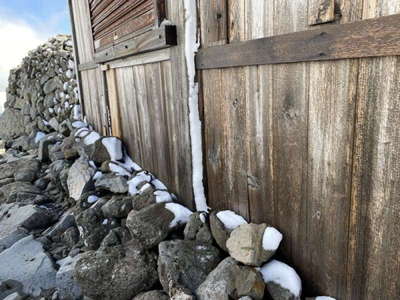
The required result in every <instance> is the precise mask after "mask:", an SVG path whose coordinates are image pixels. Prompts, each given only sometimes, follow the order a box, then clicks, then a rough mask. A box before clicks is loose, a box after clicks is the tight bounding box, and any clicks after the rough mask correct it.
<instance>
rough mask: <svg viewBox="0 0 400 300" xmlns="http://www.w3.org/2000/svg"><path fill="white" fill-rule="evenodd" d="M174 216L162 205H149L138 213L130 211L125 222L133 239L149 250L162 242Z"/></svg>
mask: <svg viewBox="0 0 400 300" xmlns="http://www.w3.org/2000/svg"><path fill="white" fill-rule="evenodd" d="M174 217H175V216H174V214H173V213H172V212H171V211H169V210H168V209H166V208H165V204H164V203H157V204H153V205H150V206H148V207H146V208H144V209H142V210H140V211H134V210H132V211H131V212H130V213H129V215H128V217H127V220H126V226H127V227H128V229H129V231H130V233H131V235H132V237H133V238H135V239H137V240H138V241H140V242H141V244H142V246H143V247H145V248H147V249H149V248H153V247H154V246H156V245H158V244H159V243H160V242H162V241H163V240H164V239H165V238H166V237H167V236H168V234H169V232H170V230H171V227H170V224H171V222H172V221H173V220H174Z"/></svg>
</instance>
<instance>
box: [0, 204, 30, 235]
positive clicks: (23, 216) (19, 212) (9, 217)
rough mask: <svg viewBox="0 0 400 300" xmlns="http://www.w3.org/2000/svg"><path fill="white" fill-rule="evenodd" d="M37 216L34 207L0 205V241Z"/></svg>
mask: <svg viewBox="0 0 400 300" xmlns="http://www.w3.org/2000/svg"><path fill="white" fill-rule="evenodd" d="M35 214H37V209H36V207H35V206H34V205H26V206H22V207H20V206H19V205H18V204H2V205H0V239H2V238H5V237H7V236H8V235H10V234H11V233H13V232H15V231H16V230H17V229H18V227H20V226H21V225H22V224H23V223H24V222H25V221H27V220H28V219H29V218H31V217H32V216H34V215H35Z"/></svg>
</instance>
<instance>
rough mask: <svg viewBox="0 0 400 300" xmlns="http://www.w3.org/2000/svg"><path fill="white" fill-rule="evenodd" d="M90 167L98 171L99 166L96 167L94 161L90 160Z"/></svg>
mask: <svg viewBox="0 0 400 300" xmlns="http://www.w3.org/2000/svg"><path fill="white" fill-rule="evenodd" d="M89 165H90V166H91V167H92V168H93V169H95V170H97V166H96V164H95V163H94V161H93V160H89Z"/></svg>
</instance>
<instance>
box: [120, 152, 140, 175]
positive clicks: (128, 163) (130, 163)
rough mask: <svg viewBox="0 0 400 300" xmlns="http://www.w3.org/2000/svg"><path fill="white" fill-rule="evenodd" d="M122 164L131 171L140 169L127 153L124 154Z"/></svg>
mask: <svg viewBox="0 0 400 300" xmlns="http://www.w3.org/2000/svg"><path fill="white" fill-rule="evenodd" d="M122 165H123V166H124V167H125V168H127V169H128V170H131V171H142V168H141V167H140V166H139V165H138V164H136V163H135V162H133V160H132V158H130V157H129V156H128V155H125V161H124V162H123V163H122Z"/></svg>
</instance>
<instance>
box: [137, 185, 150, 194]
mask: <svg viewBox="0 0 400 300" xmlns="http://www.w3.org/2000/svg"><path fill="white" fill-rule="evenodd" d="M147 189H151V185H150V183H146V184H144V185H143V186H142V187H141V188H140V190H139V192H138V193H139V194H143V193H144V192H145V191H146V190H147Z"/></svg>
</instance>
